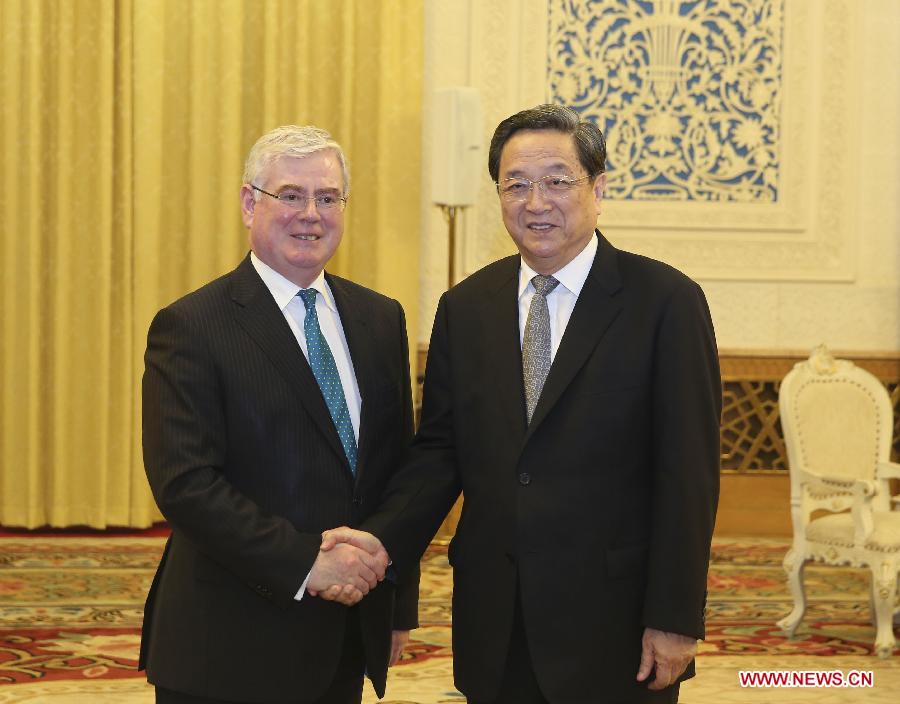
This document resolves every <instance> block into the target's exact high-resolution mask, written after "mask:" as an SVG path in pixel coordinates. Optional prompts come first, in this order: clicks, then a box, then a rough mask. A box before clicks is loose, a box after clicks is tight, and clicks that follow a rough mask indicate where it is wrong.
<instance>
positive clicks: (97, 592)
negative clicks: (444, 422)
mask: <svg viewBox="0 0 900 704" xmlns="http://www.w3.org/2000/svg"><path fill="white" fill-rule="evenodd" d="M163 542H164V539H163V538H134V537H102V538H70V537H37V538H31V537H4V538H0V704H11V703H12V702H16V703H17V704H20V703H22V702H29V703H37V702H42V701H48V702H67V703H68V702H71V703H72V704H76V703H80V702H82V701H83V702H85V703H86V704H87V702H90V704H101V703H104V702H117V703H118V702H125V701H127V702H151V701H152V691H151V690H150V689H148V688H147V687H146V685H145V684H144V683H143V675H142V674H141V673H138V672H136V670H135V666H136V659H137V650H138V644H139V640H140V636H139V634H140V622H141V610H142V605H143V599H144V596H145V594H146V590H147V587H148V585H149V583H150V579H151V578H152V575H153V570H154V568H155V567H156V564H157V561H158V559H159V555H160V552H161V550H162V546H163ZM786 549H787V542H786V541H783V540H771V539H769V540H766V539H754V540H753V541H750V540H741V539H731V540H717V541H716V542H715V543H714V545H713V564H712V569H711V573H710V578H709V613H708V617H707V624H708V625H707V640H706V641H705V642H704V643H702V644H701V646H700V652H701V655H702V657H701V659H700V663H699V667H698V669H699V670H700V671H701V674H702V673H703V670H704V668H706V667H710V668H715V667H717V666H720V665H726V664H727V665H728V666H729V667H731V666H732V663H734V662H737V663H741V662H748V663H749V662H751V661H752V662H764V661H770V662H773V663H774V662H777V663H780V666H781V667H782V668H784V667H793V666H794V664H799V663H800V662H801V661H803V662H805V661H806V658H805V657H804V656H833V658H832V659H829V660H828V664H827V665H822V666H820V667H822V668H824V667H829V668H830V667H835V666H836V665H835V664H834V663H837V662H838V661H841V662H843V658H846V657H847V656H867V657H865V659H860V658H851V660H852V661H853V662H861V663H863V664H865V665H866V666H867V667H869V668H874V667H876V666H877V662H876V658H874V657H872V656H871V652H872V641H873V639H874V629H873V627H872V624H871V622H870V619H869V611H868V595H867V590H868V575H867V573H866V572H864V571H862V570H855V569H844V568H825V567H819V566H815V565H810V566H809V567H807V570H806V584H807V595H808V596H809V598H810V605H809V609H808V611H807V615H806V618H805V619H804V621H803V623H802V624H801V626H800V629H799V631H798V638H797V639H796V640H788V639H786V638H785V637H784V636H783V635H782V634H781V633H780V632H779V630H778V629H777V627H776V626H775V625H774V624H775V621H776V620H777V619H779V618H780V617H781V616H783V615H784V614H786V613H787V612H788V611H789V610H790V606H789V604H790V599H789V596H788V593H787V589H786V586H785V580H784V574H783V572H782V569H781V559H782V557H783V556H784V553H785V551H786ZM422 574H423V581H422V591H421V609H420V620H421V624H422V627H421V628H420V629H418V630H417V631H415V632H414V634H413V640H412V643H411V647H410V648H409V650H408V651H407V652H406V653H405V655H404V658H403V661H402V662H401V663H400V665H398V666H397V667H396V668H394V669H393V670H392V672H391V677H390V680H389V685H388V699H387V700H385V701H386V702H387V701H389V702H393V703H394V704H416V703H418V704H445V703H447V702H457V703H458V702H462V701H464V699H463V697H462V696H461V695H460V694H458V693H457V692H456V690H455V689H454V688H453V686H452V658H451V651H450V592H451V584H450V575H449V568H448V566H447V559H446V549H444V548H440V547H434V548H432V549H431V550H429V552H428V553H427V554H426V556H425V558H424V559H423V572H422ZM734 656H741V657H738V658H735V657H734ZM742 658H743V659H742ZM759 658H762V660H759ZM789 658H790V659H789ZM896 660H898V658H897V657H896V656H895V657H894V658H892V659H891V660H890V661H887V664H888V665H890V666H891V668H893V661H896ZM849 661H850V660H848V662H849ZM813 662H819V660H818V659H816V660H814V661H813ZM791 663H794V664H791ZM891 672H892V673H893V674H897V673H900V670H897V671H896V672H895V671H894V670H893V669H892V670H891ZM703 680H704V677H698V678H697V682H702V681H703ZM4 685H11V686H4ZM686 691H688V690H687V688H686ZM742 691H744V692H747V691H748V690H742ZM895 691H896V690H895ZM855 693H856V694H857V695H860V692H859V691H857V692H855ZM366 697H367V698H366V699H365V701H366V702H374V701H375V697H374V693H373V692H372V690H371V688H370V687H369V686H367V692H366ZM682 701H687V700H686V695H683V696H682ZM692 701H700V699H694V700H692ZM710 701H716V700H714V699H713V700H710ZM721 701H725V699H721ZM735 701H767V700H763V699H749V698H748V699H746V700H744V699H738V700H735ZM771 701H781V700H780V699H778V700H776V699H771ZM790 701H794V700H790ZM796 701H800V700H799V699H798V700H796ZM818 701H820V702H824V701H825V700H824V699H822V698H821V697H819V698H818ZM829 701H830V700H829ZM834 701H845V700H844V699H841V700H834ZM846 701H855V700H854V699H852V698H851V699H846Z"/></svg>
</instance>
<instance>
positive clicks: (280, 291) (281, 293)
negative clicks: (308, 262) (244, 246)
mask: <svg viewBox="0 0 900 704" xmlns="http://www.w3.org/2000/svg"><path fill="white" fill-rule="evenodd" d="M250 263H251V264H253V268H254V269H256V273H257V274H259V278H261V279H262V280H263V283H264V284H265V285H266V288H267V289H269V292H270V293H271V294H272V298H274V299H275V303H276V304H277V305H278V308H279V309H280V310H281V311H282V312H284V309H285V308H287V307H288V304H289V303H290V302H291V301H292V300H293V299H294V297H295V296H296V295H297V292H298V291H299V290H300V287H299V286H298V285H297V284H295V283H294V282H293V281H289V280H288V279H286V278H285V277H284V276H282V275H281V274H279V273H278V272H277V271H275V270H274V269H273V268H272V267H270V266H269V265H268V264H266V263H265V262H264V261H263V260H262V259H260V258H259V257H257V256H256V254H255V253H254V252H250ZM309 288H314V289H316V291H318V292H319V295H320V296H321V298H322V302H323V303H324V304H325V305H326V306H328V307H329V308H330V309H331V310H333V311H335V312H336V311H337V306H336V305H335V303H334V296H333V295H332V293H331V288H330V287H329V286H328V282H327V281H325V272H324V271H320V272H319V275H318V276H317V277H316V278H315V280H313V282H312V283H311V284H310V285H309Z"/></svg>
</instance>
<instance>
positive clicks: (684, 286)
mask: <svg viewBox="0 0 900 704" xmlns="http://www.w3.org/2000/svg"><path fill="white" fill-rule="evenodd" d="M598 237H599V238H600V246H599V248H598V251H597V255H596V257H595V260H594V263H593V267H592V269H591V272H590V274H589V275H588V278H587V280H586V281H585V284H584V288H583V289H582V291H581V294H580V295H579V297H578V302H577V304H576V306H575V309H574V311H573V313H572V317H571V319H570V321H569V324H568V327H567V328H566V331H565V334H564V336H563V338H562V341H561V344H560V346H559V349H558V352H557V354H556V357H555V358H554V361H553V365H552V367H551V369H550V374H549V376H548V378H547V381H546V384H545V386H544V389H543V392H542V395H541V398H540V401H539V403H538V406H537V408H536V409H535V414H534V417H533V419H532V422H531V424H530V426H529V425H527V423H526V416H525V396H524V388H523V381H522V363H521V350H520V344H519V323H518V301H517V293H518V291H517V288H518V271H519V257H518V256H513V257H508V258H506V259H502V260H500V261H498V262H495V263H494V264H491V265H490V266H488V267H486V268H485V269H482V270H481V271H479V272H477V273H475V274H474V275H472V276H471V277H469V278H468V279H466V280H465V281H463V282H462V283H460V284H459V285H458V286H456V287H455V288H453V289H451V290H450V291H448V292H447V293H446V294H444V296H443V297H442V299H441V301H440V304H439V306H438V311H437V315H436V319H435V323H434V330H433V332H432V337H431V345H430V349H429V352H428V365H427V368H426V377H425V390H424V405H423V408H422V421H421V425H420V428H419V431H418V434H417V436H416V439H415V442H414V445H413V448H412V451H411V457H410V461H409V463H408V465H407V466H406V467H405V468H404V470H403V471H402V472H400V473H399V474H398V475H396V476H395V478H394V479H395V481H392V482H391V485H390V487H389V490H388V492H387V493H386V495H385V497H384V502H383V504H382V506H381V507H380V508H379V511H378V513H377V514H375V515H374V516H372V517H371V518H370V519H369V520H368V521H366V522H365V523H364V528H366V529H368V530H372V531H373V532H375V533H376V534H377V535H378V536H379V537H380V538H381V539H382V540H383V542H384V544H385V546H386V547H387V549H388V552H389V553H390V554H391V556H392V558H393V560H394V563H395V564H397V565H404V564H414V563H415V561H416V560H417V559H418V557H419V554H420V553H421V552H422V550H423V549H424V547H425V544H426V542H427V540H428V538H430V537H431V536H432V535H433V533H434V531H435V530H436V529H437V527H438V525H439V523H440V520H441V518H442V517H443V516H444V515H445V513H446V511H447V510H448V509H449V507H450V505H451V503H452V501H453V500H454V499H455V497H456V496H457V493H458V492H459V490H460V489H462V490H463V493H464V494H465V502H464V505H463V509H462V516H461V519H460V522H459V526H458V528H457V532H456V536H455V538H454V539H453V541H452V543H451V545H450V551H449V559H450V563H451V564H452V566H453V579H454V589H453V650H454V658H455V663H454V665H455V667H454V670H455V676H456V684H457V687H459V689H460V690H461V691H462V692H464V693H465V694H466V695H468V696H469V697H471V698H474V699H478V700H490V699H492V698H493V697H494V696H495V695H496V692H497V689H498V687H499V685H500V678H501V674H502V671H503V666H504V659H505V656H506V648H507V643H508V640H509V635H510V628H511V624H512V619H513V607H514V603H515V595H516V589H517V585H518V588H519V589H520V590H521V598H522V608H523V615H524V622H525V629H526V633H527V636H528V643H529V646H530V650H531V656H532V660H533V663H534V667H535V671H536V674H537V676H538V680H539V682H540V685H541V687H542V689H543V690H544V694H545V695H546V696H547V697H548V699H549V700H550V701H552V702H554V704H574V703H576V702H577V703H582V702H595V701H600V699H599V696H600V694H604V695H605V696H606V697H608V698H605V699H603V701H609V702H615V703H616V704H621V703H622V702H638V701H666V700H668V699H671V697H672V692H671V690H668V691H666V692H665V693H663V694H661V695H656V694H653V693H650V692H648V691H647V690H646V689H645V686H644V685H638V684H637V683H636V682H635V675H636V674H637V670H638V666H639V661H640V652H641V635H642V632H643V629H644V627H645V626H650V627H654V628H658V629H661V630H664V631H672V632H676V633H682V634H687V635H692V636H696V637H698V638H700V637H702V636H703V610H704V603H705V587H706V572H707V564H708V558H709V545H710V539H711V534H712V529H713V523H714V519H715V509H716V503H717V499H718V483H719V416H720V412H721V382H720V377H719V369H718V357H717V351H716V344H715V339H714V336H713V327H712V322H711V320H710V316H709V311H708V309H707V305H706V301H705V298H704V296H703V293H702V291H701V289H700V287H699V286H697V284H695V283H694V282H693V281H691V280H690V279H688V278H687V277H685V276H684V275H682V274H681V273H679V272H678V271H676V270H675V269H672V268H671V267H669V266H666V265H665V264H662V263H660V262H657V261H653V260H651V259H647V258H645V257H641V256H637V255H634V254H629V253H627V252H622V251H619V250H617V249H615V248H614V247H613V246H612V245H610V244H609V242H607V241H606V240H605V239H604V238H603V237H602V236H601V235H599V233H598ZM692 672H693V669H692V668H691V669H690V670H689V671H688V673H686V676H690V675H691V674H692Z"/></svg>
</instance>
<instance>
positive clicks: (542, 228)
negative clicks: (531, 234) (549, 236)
mask: <svg viewBox="0 0 900 704" xmlns="http://www.w3.org/2000/svg"><path fill="white" fill-rule="evenodd" d="M527 227H528V229H529V230H534V231H535V232H546V231H547V230H550V229H552V228H554V227H556V225H553V224H552V223H549V222H533V223H531V224H530V225H528V226H527Z"/></svg>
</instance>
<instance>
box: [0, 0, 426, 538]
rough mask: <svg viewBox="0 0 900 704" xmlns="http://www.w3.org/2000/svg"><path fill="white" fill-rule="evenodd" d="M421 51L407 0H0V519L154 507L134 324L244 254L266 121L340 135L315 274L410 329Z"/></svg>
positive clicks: (149, 517)
mask: <svg viewBox="0 0 900 704" xmlns="http://www.w3.org/2000/svg"><path fill="white" fill-rule="evenodd" d="M422 53H423V51H422V7H421V3H419V2H405V1H403V0H393V1H392V0H379V2H369V1H367V0H358V1H353V0H344V1H331V2H327V3H326V2H318V1H316V0H309V1H308V2H298V1H297V0H266V1H265V2H259V0H192V1H191V2H184V1H183V0H115V1H113V0H109V1H106V2H101V1H100V0H94V1H92V0H81V1H73V2H62V3H61V2H56V1H54V0H0V59H2V66H0V144H2V159H0V161H2V167H0V209H2V212H3V213H4V215H5V217H4V222H3V224H2V226H0V228H2V230H0V231H2V234H3V237H2V247H3V249H2V252H3V258H2V262H0V267H2V282H0V313H2V315H0V317H2V342H0V383H2V389H3V401H2V405H0V524H3V525H8V526H27V527H35V526H40V525H45V524H49V525H53V526H66V525H88V526H93V527H104V526H107V525H127V526H146V525H148V524H150V523H151V522H153V521H154V520H158V519H159V514H158V512H157V510H156V508H155V506H154V504H153V500H152V498H151V496H150V492H149V489H148V488H147V483H146V479H145V477H144V471H143V463H142V459H141V436H140V377H141V373H142V370H143V360H142V356H143V351H144V346H145V341H146V331H147V326H148V325H149V322H150V319H151V317H152V316H153V314H154V313H155V312H156V310H158V309H159V308H160V307H161V306H163V305H165V304H166V303H168V302H170V301H172V300H174V299H175V298H177V297H178V296H181V295H183V294H184V293H187V292H188V291H190V290H192V289H194V288H196V287H197V286H199V285H201V284H203V283H204V282H206V281H208V280H210V279H212V278H214V277H215V276H217V275H219V274H221V273H224V272H226V271H229V270H230V269H232V268H233V267H234V266H235V265H236V264H237V263H238V261H240V259H241V257H243V255H244V254H245V253H246V251H247V240H246V231H245V230H244V229H243V226H242V224H241V222H240V214H239V205H238V189H239V187H240V177H241V171H242V168H243V159H244V157H245V155H246V153H247V151H248V150H249V148H250V146H251V145H252V143H253V142H254V141H255V140H256V138H257V137H258V136H259V135H260V134H262V133H263V132H265V131H267V130H268V129H271V128H272V127H275V126H277V125H280V124H287V123H293V124H316V125H319V126H321V127H325V128H326V129H328V130H329V131H331V133H332V134H333V135H334V137H335V138H336V139H337V140H338V141H339V142H341V144H342V145H343V146H344V148H345V150H346V152H347V154H348V157H349V160H350V168H351V186H352V188H351V197H350V203H349V206H348V209H347V228H346V232H345V236H344V242H343V243H342V245H341V248H340V250H339V252H338V254H337V256H336V257H335V259H334V260H333V261H332V263H331V265H330V266H329V270H330V271H333V272H334V273H337V274H341V275H344V276H348V277H350V278H352V279H354V280H356V281H359V282H360V283H362V284H364V285H367V286H371V287H373V288H376V289H378V290H380V291H382V292H384V293H386V294H388V295H390V296H393V297H395V298H398V299H399V300H400V301H401V302H402V303H403V305H404V308H405V309H406V312H407V322H408V323H409V324H410V330H409V334H410V339H411V340H416V339H417V335H416V330H415V329H414V324H415V321H416V320H417V311H416V300H417V291H418V237H419V176H418V175H419V167H420V127H421V90H422V86H421V83H422Z"/></svg>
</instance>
